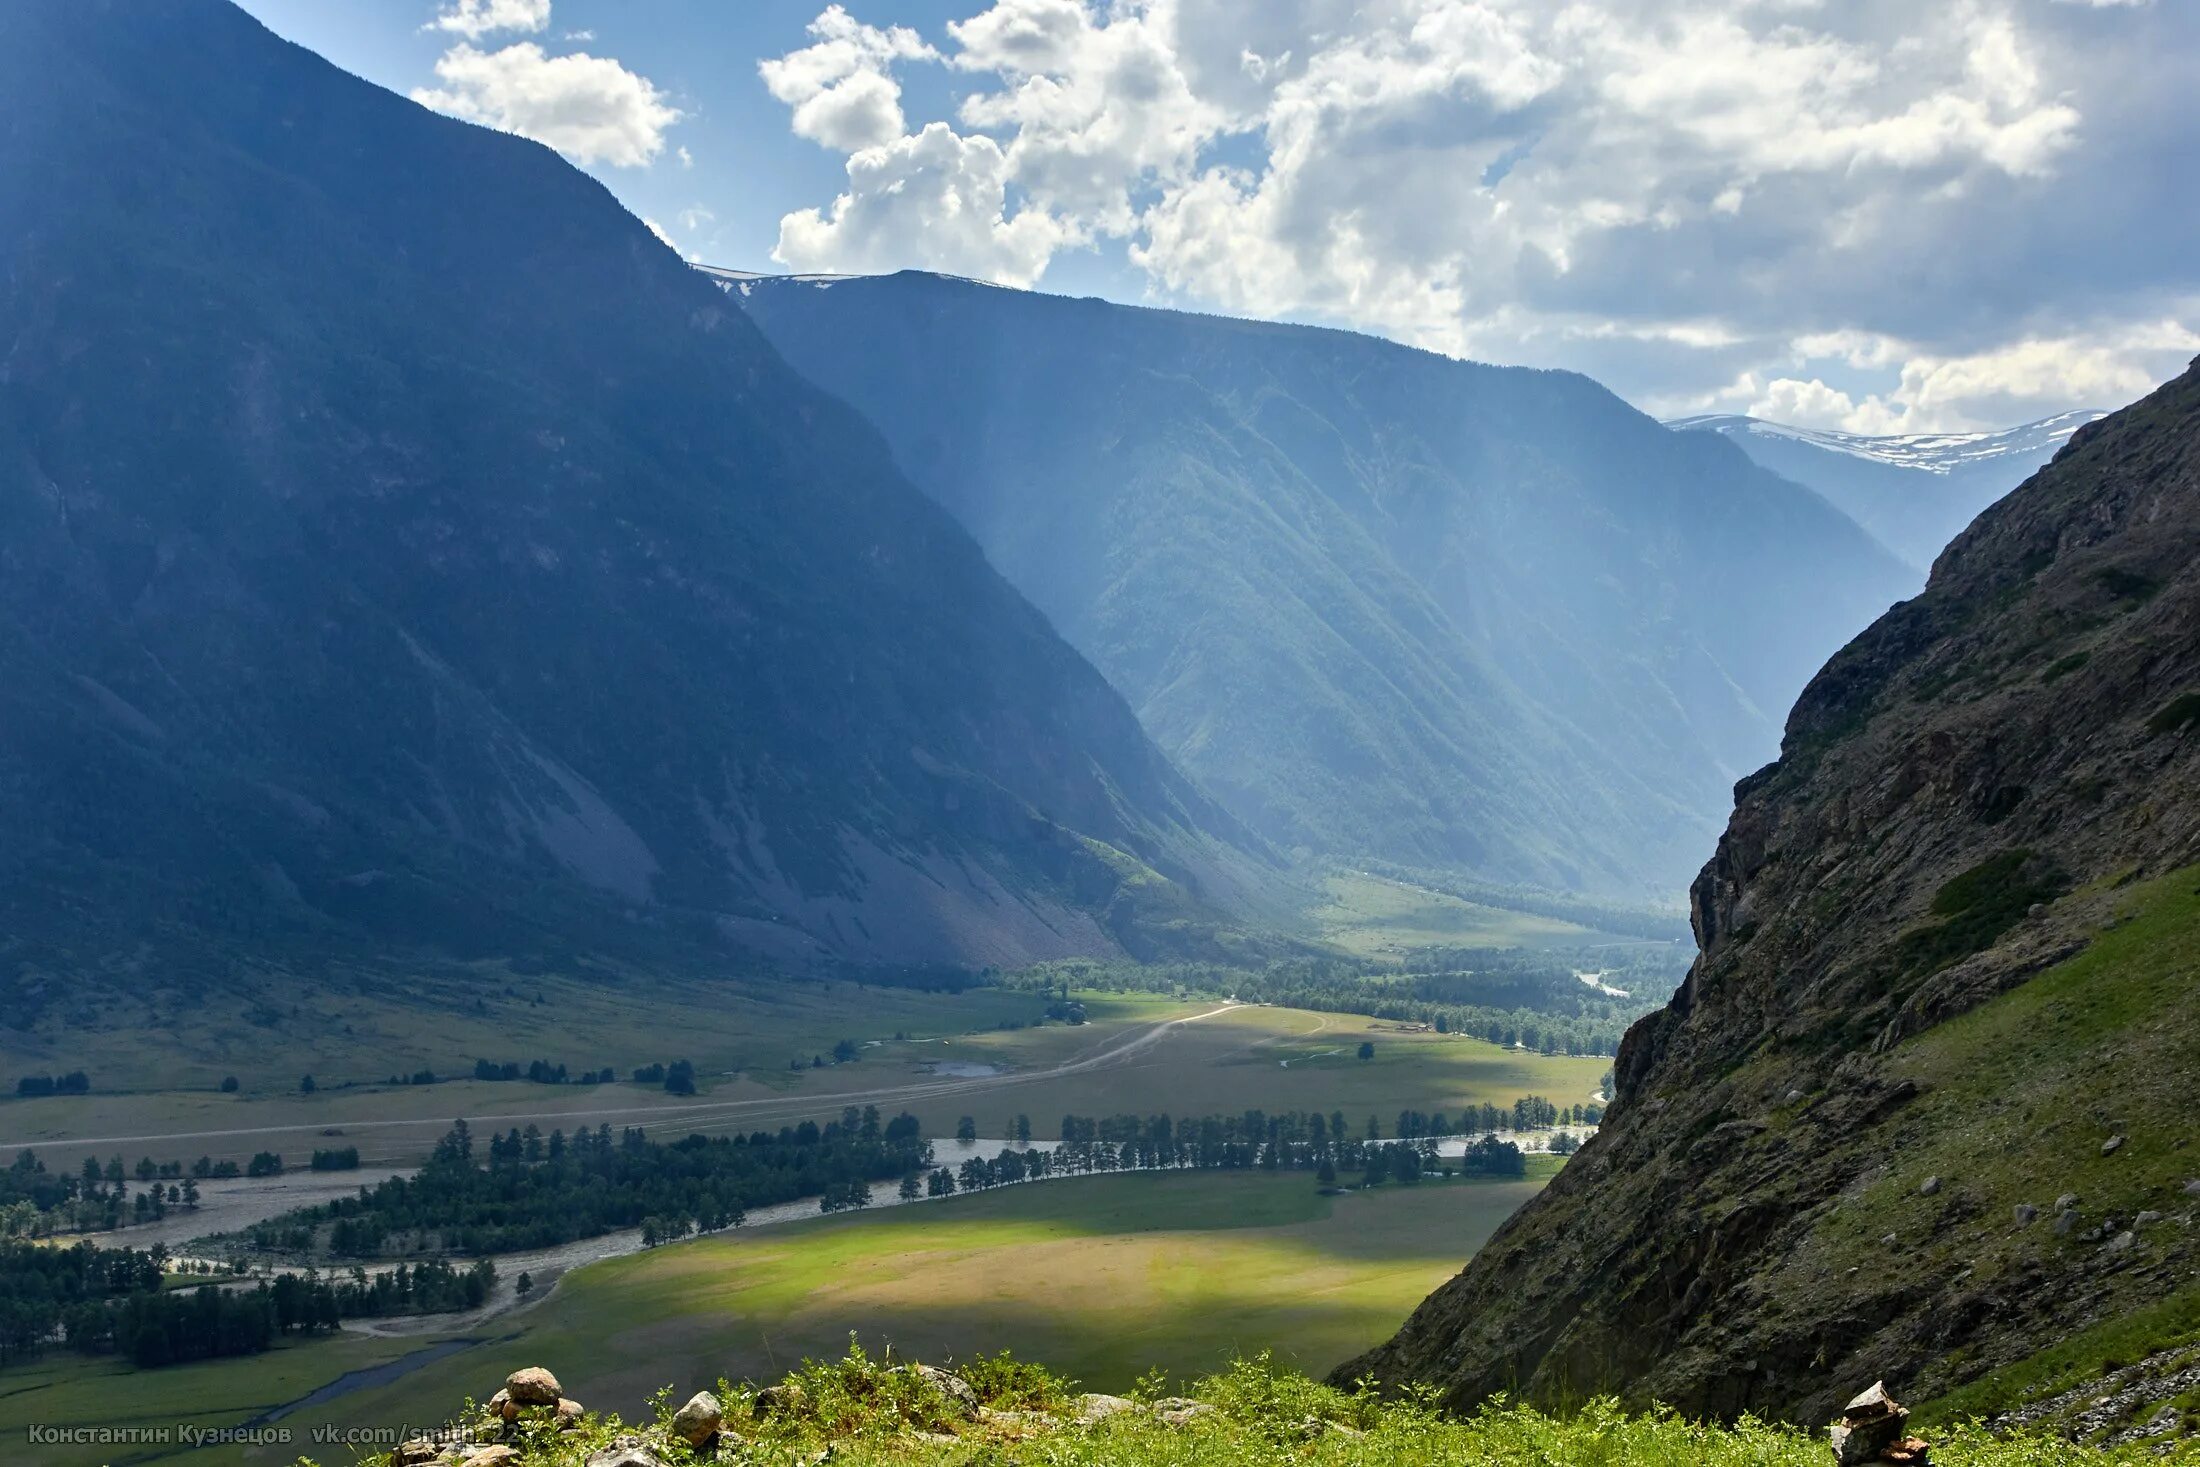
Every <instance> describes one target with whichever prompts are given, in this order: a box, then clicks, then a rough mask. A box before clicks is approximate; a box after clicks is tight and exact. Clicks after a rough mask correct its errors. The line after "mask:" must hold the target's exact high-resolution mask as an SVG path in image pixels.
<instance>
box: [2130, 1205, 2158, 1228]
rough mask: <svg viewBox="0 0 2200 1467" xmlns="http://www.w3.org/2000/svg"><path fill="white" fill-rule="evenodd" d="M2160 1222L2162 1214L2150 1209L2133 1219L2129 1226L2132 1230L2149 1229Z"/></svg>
mask: <svg viewBox="0 0 2200 1467" xmlns="http://www.w3.org/2000/svg"><path fill="white" fill-rule="evenodd" d="M2161 1220H2162V1214H2160V1213H2159V1212H2156V1211H2155V1210H2154V1209H2153V1208H2151V1207H2150V1208H2148V1209H2147V1210H2146V1211H2145V1212H2142V1213H2140V1214H2139V1215H2138V1216H2137V1217H2135V1218H2133V1219H2132V1220H2131V1225H2132V1226H2133V1227H2134V1228H2150V1227H2153V1226H2154V1225H2155V1224H2156V1223H2158V1222H2160V1221H2161Z"/></svg>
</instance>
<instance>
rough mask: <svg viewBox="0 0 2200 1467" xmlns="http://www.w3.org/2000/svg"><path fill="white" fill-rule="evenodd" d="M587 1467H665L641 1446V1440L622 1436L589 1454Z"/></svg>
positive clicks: (659, 1458) (656, 1456)
mask: <svg viewBox="0 0 2200 1467" xmlns="http://www.w3.org/2000/svg"><path fill="white" fill-rule="evenodd" d="M587 1467H665V1464H664V1460H663V1459H662V1458H661V1457H659V1456H658V1455H657V1454H656V1453H655V1452H652V1451H651V1450H649V1448H647V1447H645V1446H643V1445H642V1439H641V1438H640V1437H635V1436H622V1437H620V1438H619V1439H618V1440H617V1441H615V1442H613V1443H612V1444H611V1445H610V1446H608V1447H605V1448H603V1449H602V1450H601V1451H598V1452H594V1453H592V1454H590V1456H589V1458H588V1463H587Z"/></svg>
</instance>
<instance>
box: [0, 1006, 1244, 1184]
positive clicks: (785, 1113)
mask: <svg viewBox="0 0 2200 1467" xmlns="http://www.w3.org/2000/svg"><path fill="white" fill-rule="evenodd" d="M1238 1007H1240V1005H1238V1004H1235V1003H1225V1004H1221V1005H1218V1006H1217V1007H1215V1008H1211V1009H1208V1010H1206V1011H1205V1012H1204V1013H1197V1014H1185V1015H1182V1016H1180V1017H1178V1018H1174V1019H1164V1020H1162V1021H1161V1022H1159V1023H1157V1024H1149V1025H1146V1026H1144V1027H1142V1028H1137V1029H1131V1030H1126V1031H1124V1032H1122V1033H1119V1034H1115V1035H1111V1036H1110V1037H1108V1038H1107V1039H1104V1040H1102V1041H1101V1042H1100V1043H1098V1044H1096V1045H1094V1046H1093V1047H1092V1048H1091V1049H1089V1050H1086V1051H1085V1052H1084V1053H1082V1054H1078V1055H1075V1056H1072V1057H1071V1058H1069V1059H1066V1060H1063V1061H1062V1062H1060V1063H1059V1064H1053V1065H1046V1066H1043V1067H1041V1068H1038V1069H1032V1070H1010V1071H1006V1072H1004V1073H1002V1074H999V1075H982V1076H968V1077H957V1078H953V1079H936V1078H926V1079H917V1080H911V1081H907V1082H905V1083H902V1084H897V1085H882V1086H877V1087H875V1088H872V1089H867V1090H844V1091H838V1092H834V1093H830V1094H817V1095H805V1096H788V1095H765V1096H755V1097H752V1098H750V1099H746V1100H726V1101H697V1102H695V1103H693V1104H686V1105H625V1106H582V1107H578V1108H575V1109H571V1110H539V1111H499V1112H496V1113H495V1114H493V1115H492V1114H484V1115H483V1116H482V1117H481V1122H480V1124H481V1125H482V1126H483V1128H484V1129H486V1128H488V1127H490V1126H494V1127H495V1128H496V1129H498V1130H504V1129H506V1128H508V1127H512V1126H525V1125H528V1124H531V1123H532V1124H541V1123H549V1124H551V1125H557V1126H564V1127H567V1128H569V1129H570V1128H572V1127H575V1126H578V1125H589V1126H594V1125H600V1124H609V1125H621V1124H638V1123H648V1124H651V1125H664V1124H668V1123H675V1122H676V1123H678V1124H682V1125H688V1126H694V1127H696V1128H698V1129H703V1128H707V1127H710V1126H717V1125H729V1124H731V1123H732V1122H735V1121H739V1122H741V1123H742V1124H743V1125H745V1126H750V1127H757V1126H765V1125H780V1124H785V1123H787V1122H791V1121H800V1120H811V1119H816V1118H817V1117H818V1116H820V1115H823V1114H826V1113H829V1112H833V1111H837V1110H839V1109H840V1108H841V1107H843V1106H849V1105H884V1104H890V1103H897V1102H898V1103H906V1102H908V1101H912V1100H934V1099H938V1098H940V1097H942V1096H949V1095H979V1094H988V1093H991V1092H994V1091H998V1090H1012V1089H1014V1088H1016V1087H1017V1086H1020V1085H1031V1084H1036V1083H1038V1082H1040V1081H1044V1080H1055V1079H1060V1078H1061V1077H1063V1076H1065V1075H1082V1074H1088V1073H1091V1072H1093V1071H1096V1070H1110V1069H1115V1068H1118V1067H1120V1066H1123V1065H1127V1064H1129V1063H1131V1062H1132V1061H1134V1060H1136V1059H1137V1058H1138V1057H1139V1056H1140V1055H1142V1054H1144V1053H1145V1052H1146V1051H1148V1050H1150V1049H1152V1048H1153V1047H1154V1046H1155V1045H1157V1044H1159V1043H1160V1042H1161V1041H1162V1040H1163V1039H1164V1038H1166V1037H1167V1036H1168V1034H1169V1031H1170V1030H1172V1029H1175V1028H1177V1027H1179V1026H1180V1025H1184V1024H1195V1023H1197V1022H1199V1021H1200V1020H1201V1019H1211V1018H1213V1017H1214V1016H1215V1015H1217V1014H1223V1013H1228V1012H1229V1011H1230V1010H1232V1009H1234V1008H1238ZM450 1124H451V1123H450V1120H449V1118H448V1117H447V1116H437V1117H434V1118H432V1119H430V1118H420V1117H408V1118H406V1119H402V1120H355V1119H351V1118H345V1119H344V1120H343V1121H342V1122H341V1125H340V1130H341V1134H342V1135H343V1136H344V1137H346V1138H347V1139H348V1140H350V1139H353V1138H356V1136H357V1135H358V1133H361V1132H376V1133H381V1135H380V1138H379V1139H381V1140H383V1141H385V1142H388V1143H397V1144H399V1145H400V1146H401V1145H402V1142H403V1141H404V1140H407V1139H412V1138H408V1137H405V1136H404V1134H403V1133H407V1132H417V1133H419V1135H418V1138H417V1139H418V1144H417V1146H415V1147H413V1148H412V1152H413V1154H418V1153H420V1152H424V1151H425V1150H426V1149H427V1148H428V1146H430V1145H432V1144H433V1143H434V1141H435V1139H436V1138H437V1137H439V1136H441V1135H442V1134H443V1133H444V1132H445V1131H446V1130H448V1129H449V1128H450ZM545 1128H546V1129H547V1128H548V1127H547V1126H546V1127H545ZM329 1129H330V1128H329V1127H327V1126H325V1125H322V1124H319V1123H306V1124H295V1123H294V1124H291V1125H282V1126H237V1127H229V1128H225V1129H220V1130H205V1131H165V1132H148V1133H144V1134H139V1135H129V1136H69V1137H64V1138H60V1139H54V1138H42V1139H38V1140H28V1141H0V1152H12V1151H15V1150H18V1149H20V1148H29V1149H31V1150H34V1151H52V1150H62V1149H68V1148H83V1147H90V1146H130V1147H140V1146H151V1145H154V1144H155V1143H160V1144H162V1146H163V1149H164V1150H165V1151H166V1152H167V1153H168V1154H170V1155H188V1154H190V1153H192V1152H196V1151H202V1150H205V1149H207V1147H206V1143H208V1142H212V1141H217V1140H234V1139H235V1138H237V1137H246V1136H249V1137H258V1138H263V1139H264V1138H278V1137H296V1138H298V1140H299V1141H300V1142H301V1143H309V1144H316V1145H317V1144H325V1143H323V1142H322V1141H321V1138H322V1137H323V1136H324V1135H326V1134H327V1133H328V1131H329ZM354 1144H356V1141H355V1140H354ZM378 1149H380V1150H388V1149H389V1148H388V1147H384V1148H378Z"/></svg>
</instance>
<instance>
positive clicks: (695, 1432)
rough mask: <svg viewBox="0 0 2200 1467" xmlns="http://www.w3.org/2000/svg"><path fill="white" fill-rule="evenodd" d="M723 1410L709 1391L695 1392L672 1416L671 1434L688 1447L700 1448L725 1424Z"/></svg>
mask: <svg viewBox="0 0 2200 1467" xmlns="http://www.w3.org/2000/svg"><path fill="white" fill-rule="evenodd" d="M725 1420H726V1411H725V1408H724V1407H723V1406H721V1405H719V1404H718V1398H717V1397H716V1396H714V1395H712V1394H711V1393H710V1392H709V1391H697V1392H696V1393H695V1394H694V1395H692V1396H690V1397H688V1403H687V1404H686V1405H685V1406H682V1407H681V1408H680V1409H679V1410H678V1411H675V1412H674V1413H673V1415H672V1434H673V1435H674V1436H676V1437H678V1438H679V1439H680V1440H681V1441H684V1442H686V1443H687V1444H688V1445H689V1446H691V1447H695V1448H698V1449H700V1448H702V1447H704V1446H706V1445H708V1444H709V1442H710V1440H711V1438H712V1437H715V1436H716V1435H718V1428H719V1427H720V1426H723V1425H724V1424H725Z"/></svg>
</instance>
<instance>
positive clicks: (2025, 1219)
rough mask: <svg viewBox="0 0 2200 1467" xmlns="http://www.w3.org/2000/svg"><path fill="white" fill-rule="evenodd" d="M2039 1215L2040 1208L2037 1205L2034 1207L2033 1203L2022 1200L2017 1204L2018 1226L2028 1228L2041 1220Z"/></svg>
mask: <svg viewBox="0 0 2200 1467" xmlns="http://www.w3.org/2000/svg"><path fill="white" fill-rule="evenodd" d="M2039 1216H2040V1210H2039V1209H2038V1208H2037V1207H2034V1206H2033V1205H2032V1204H2031V1203H2029V1202H2020V1203H2018V1204H2017V1226H2018V1227H2020V1228H2028V1227H2030V1226H2032V1224H2033V1223H2035V1222H2037V1221H2039Z"/></svg>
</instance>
